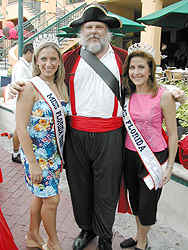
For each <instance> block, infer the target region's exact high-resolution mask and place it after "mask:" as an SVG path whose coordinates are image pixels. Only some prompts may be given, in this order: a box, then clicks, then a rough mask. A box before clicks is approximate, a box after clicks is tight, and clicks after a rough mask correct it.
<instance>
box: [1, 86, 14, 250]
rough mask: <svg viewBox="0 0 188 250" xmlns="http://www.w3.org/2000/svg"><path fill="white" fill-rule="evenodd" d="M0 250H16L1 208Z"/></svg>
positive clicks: (3, 88)
mask: <svg viewBox="0 0 188 250" xmlns="http://www.w3.org/2000/svg"><path fill="white" fill-rule="evenodd" d="M4 90H5V87H2V88H0V97H3V92H4ZM2 182H3V176H2V171H1V168H0V183H2ZM0 249H3V250H5V249H11V250H18V248H17V246H16V244H15V242H14V239H13V236H12V234H11V231H10V229H9V226H8V224H7V222H6V220H5V217H4V216H3V213H2V211H1V208H0Z"/></svg>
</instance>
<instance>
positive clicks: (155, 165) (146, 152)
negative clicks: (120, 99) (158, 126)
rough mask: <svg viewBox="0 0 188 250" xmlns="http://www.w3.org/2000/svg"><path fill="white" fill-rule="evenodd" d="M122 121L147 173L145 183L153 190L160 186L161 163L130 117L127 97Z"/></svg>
mask: <svg viewBox="0 0 188 250" xmlns="http://www.w3.org/2000/svg"><path fill="white" fill-rule="evenodd" d="M123 121H124V124H125V127H126V130H127V132H128V134H129V136H130V138H131V140H132V143H133V144H134V146H135V147H136V150H137V153H138V154H139V157H140V158H141V160H142V162H143V164H144V166H145V168H146V169H147V171H148V173H149V174H148V175H147V176H146V177H144V182H145V184H146V185H147V187H148V188H149V189H150V190H151V189H153V188H155V190H157V189H158V188H161V187H162V176H163V172H162V167H161V164H160V163H159V161H158V160H157V158H156V156H155V155H154V153H153V152H152V150H151V149H150V147H149V146H148V144H147V143H146V141H145V140H144V138H143V137H142V135H141V133H140V132H139V130H138V129H137V127H136V126H135V124H134V122H133V121H132V119H131V116H130V114H129V98H126V99H125V104H124V107H123Z"/></svg>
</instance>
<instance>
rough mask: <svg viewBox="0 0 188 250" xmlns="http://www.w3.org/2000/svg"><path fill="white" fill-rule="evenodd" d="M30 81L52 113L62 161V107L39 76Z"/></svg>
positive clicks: (63, 138)
mask: <svg viewBox="0 0 188 250" xmlns="http://www.w3.org/2000/svg"><path fill="white" fill-rule="evenodd" d="M30 81H31V82H32V83H33V85H34V86H35V88H36V89H37V91H38V92H39V94H40V95H41V97H42V98H43V99H44V100H45V102H46V103H47V104H48V106H49V107H50V109H51V111H52V113H53V120H54V125H55V136H56V141H57V146H58V149H59V153H60V156H61V159H62V161H63V146H64V142H65V131H66V124H65V116H64V111H63V107H62V105H61V103H60V101H59V100H58V98H57V97H56V96H55V94H54V93H53V92H52V90H51V89H50V88H49V87H48V85H47V84H46V83H45V81H43V80H42V79H41V78H40V77H38V76H35V77H33V78H32V79H31V80H30ZM63 163H64V161H63Z"/></svg>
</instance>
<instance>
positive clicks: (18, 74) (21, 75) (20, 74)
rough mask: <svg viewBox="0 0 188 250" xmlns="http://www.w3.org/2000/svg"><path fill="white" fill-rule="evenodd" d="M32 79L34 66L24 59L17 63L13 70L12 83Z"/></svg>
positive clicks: (21, 58)
mask: <svg viewBox="0 0 188 250" xmlns="http://www.w3.org/2000/svg"><path fill="white" fill-rule="evenodd" d="M31 78H32V64H31V63H29V62H27V61H26V60H25V59H24V58H23V57H20V59H19V60H18V61H17V62H16V64H15V65H14V67H13V69H12V80H11V81H12V82H16V81H28V80H30V79H31Z"/></svg>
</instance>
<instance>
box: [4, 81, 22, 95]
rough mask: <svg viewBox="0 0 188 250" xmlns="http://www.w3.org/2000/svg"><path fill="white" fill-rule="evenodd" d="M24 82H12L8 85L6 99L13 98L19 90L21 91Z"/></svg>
mask: <svg viewBox="0 0 188 250" xmlns="http://www.w3.org/2000/svg"><path fill="white" fill-rule="evenodd" d="M25 85H26V82H23V81H19V82H13V83H11V84H10V85H9V86H8V99H13V98H15V97H16V96H17V95H18V94H19V93H20V92H21V91H23V88H24V86H25Z"/></svg>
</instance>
